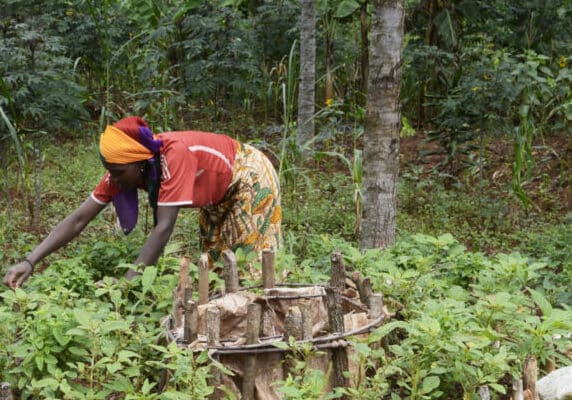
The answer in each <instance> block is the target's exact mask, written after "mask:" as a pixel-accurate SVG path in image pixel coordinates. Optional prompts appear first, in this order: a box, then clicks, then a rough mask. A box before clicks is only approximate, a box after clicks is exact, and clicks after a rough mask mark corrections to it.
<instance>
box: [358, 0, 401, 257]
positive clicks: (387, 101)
mask: <svg viewBox="0 0 572 400" xmlns="http://www.w3.org/2000/svg"><path fill="white" fill-rule="evenodd" d="M371 4H372V6H373V7H372V11H373V12H372V18H371V41H370V51H371V59H370V66H369V79H368V93H367V106H366V119H365V133H364V140H365V146H364V157H363V170H364V175H363V176H364V178H363V218H362V228H361V237H360V247H361V248H362V249H367V248H376V247H381V248H386V247H389V246H391V245H392V244H393V243H394V242H395V221H396V214H397V205H396V197H397V194H396V192H397V190H396V189H397V176H398V172H399V131H400V126H401V107H400V87H401V71H402V54H403V49H402V47H403V20H404V14H405V11H404V0H373V1H372V2H371Z"/></svg>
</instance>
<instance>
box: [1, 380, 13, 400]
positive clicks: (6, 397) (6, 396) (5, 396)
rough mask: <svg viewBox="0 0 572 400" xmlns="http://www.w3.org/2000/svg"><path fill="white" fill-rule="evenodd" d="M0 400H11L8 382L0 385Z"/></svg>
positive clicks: (10, 389) (10, 388)
mask: <svg viewBox="0 0 572 400" xmlns="http://www.w3.org/2000/svg"><path fill="white" fill-rule="evenodd" d="M0 400H12V387H11V386H10V384H9V383H8V382H2V383H0Z"/></svg>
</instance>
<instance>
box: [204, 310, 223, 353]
mask: <svg viewBox="0 0 572 400" xmlns="http://www.w3.org/2000/svg"><path fill="white" fill-rule="evenodd" d="M219 343H220V311H219V309H218V307H217V306H209V307H208V308H207V345H208V346H209V347H210V346H218V344H219Z"/></svg>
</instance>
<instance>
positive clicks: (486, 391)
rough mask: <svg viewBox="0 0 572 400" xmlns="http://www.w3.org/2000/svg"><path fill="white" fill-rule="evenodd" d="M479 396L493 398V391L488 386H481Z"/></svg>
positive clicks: (484, 399) (482, 398)
mask: <svg viewBox="0 0 572 400" xmlns="http://www.w3.org/2000/svg"><path fill="white" fill-rule="evenodd" d="M479 396H480V397H481V400H491V392H490V390H489V387H488V386H479Z"/></svg>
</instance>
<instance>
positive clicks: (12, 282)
mask: <svg viewBox="0 0 572 400" xmlns="http://www.w3.org/2000/svg"><path fill="white" fill-rule="evenodd" d="M32 272H33V268H32V264H31V263H30V262H29V261H22V262H21V263H19V264H16V265H14V266H13V267H11V268H10V269H9V270H8V272H6V275H5V276H4V284H5V285H6V286H8V287H9V288H10V289H16V288H19V287H20V286H22V284H23V283H24V282H26V280H27V279H28V278H29V277H30V275H32Z"/></svg>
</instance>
